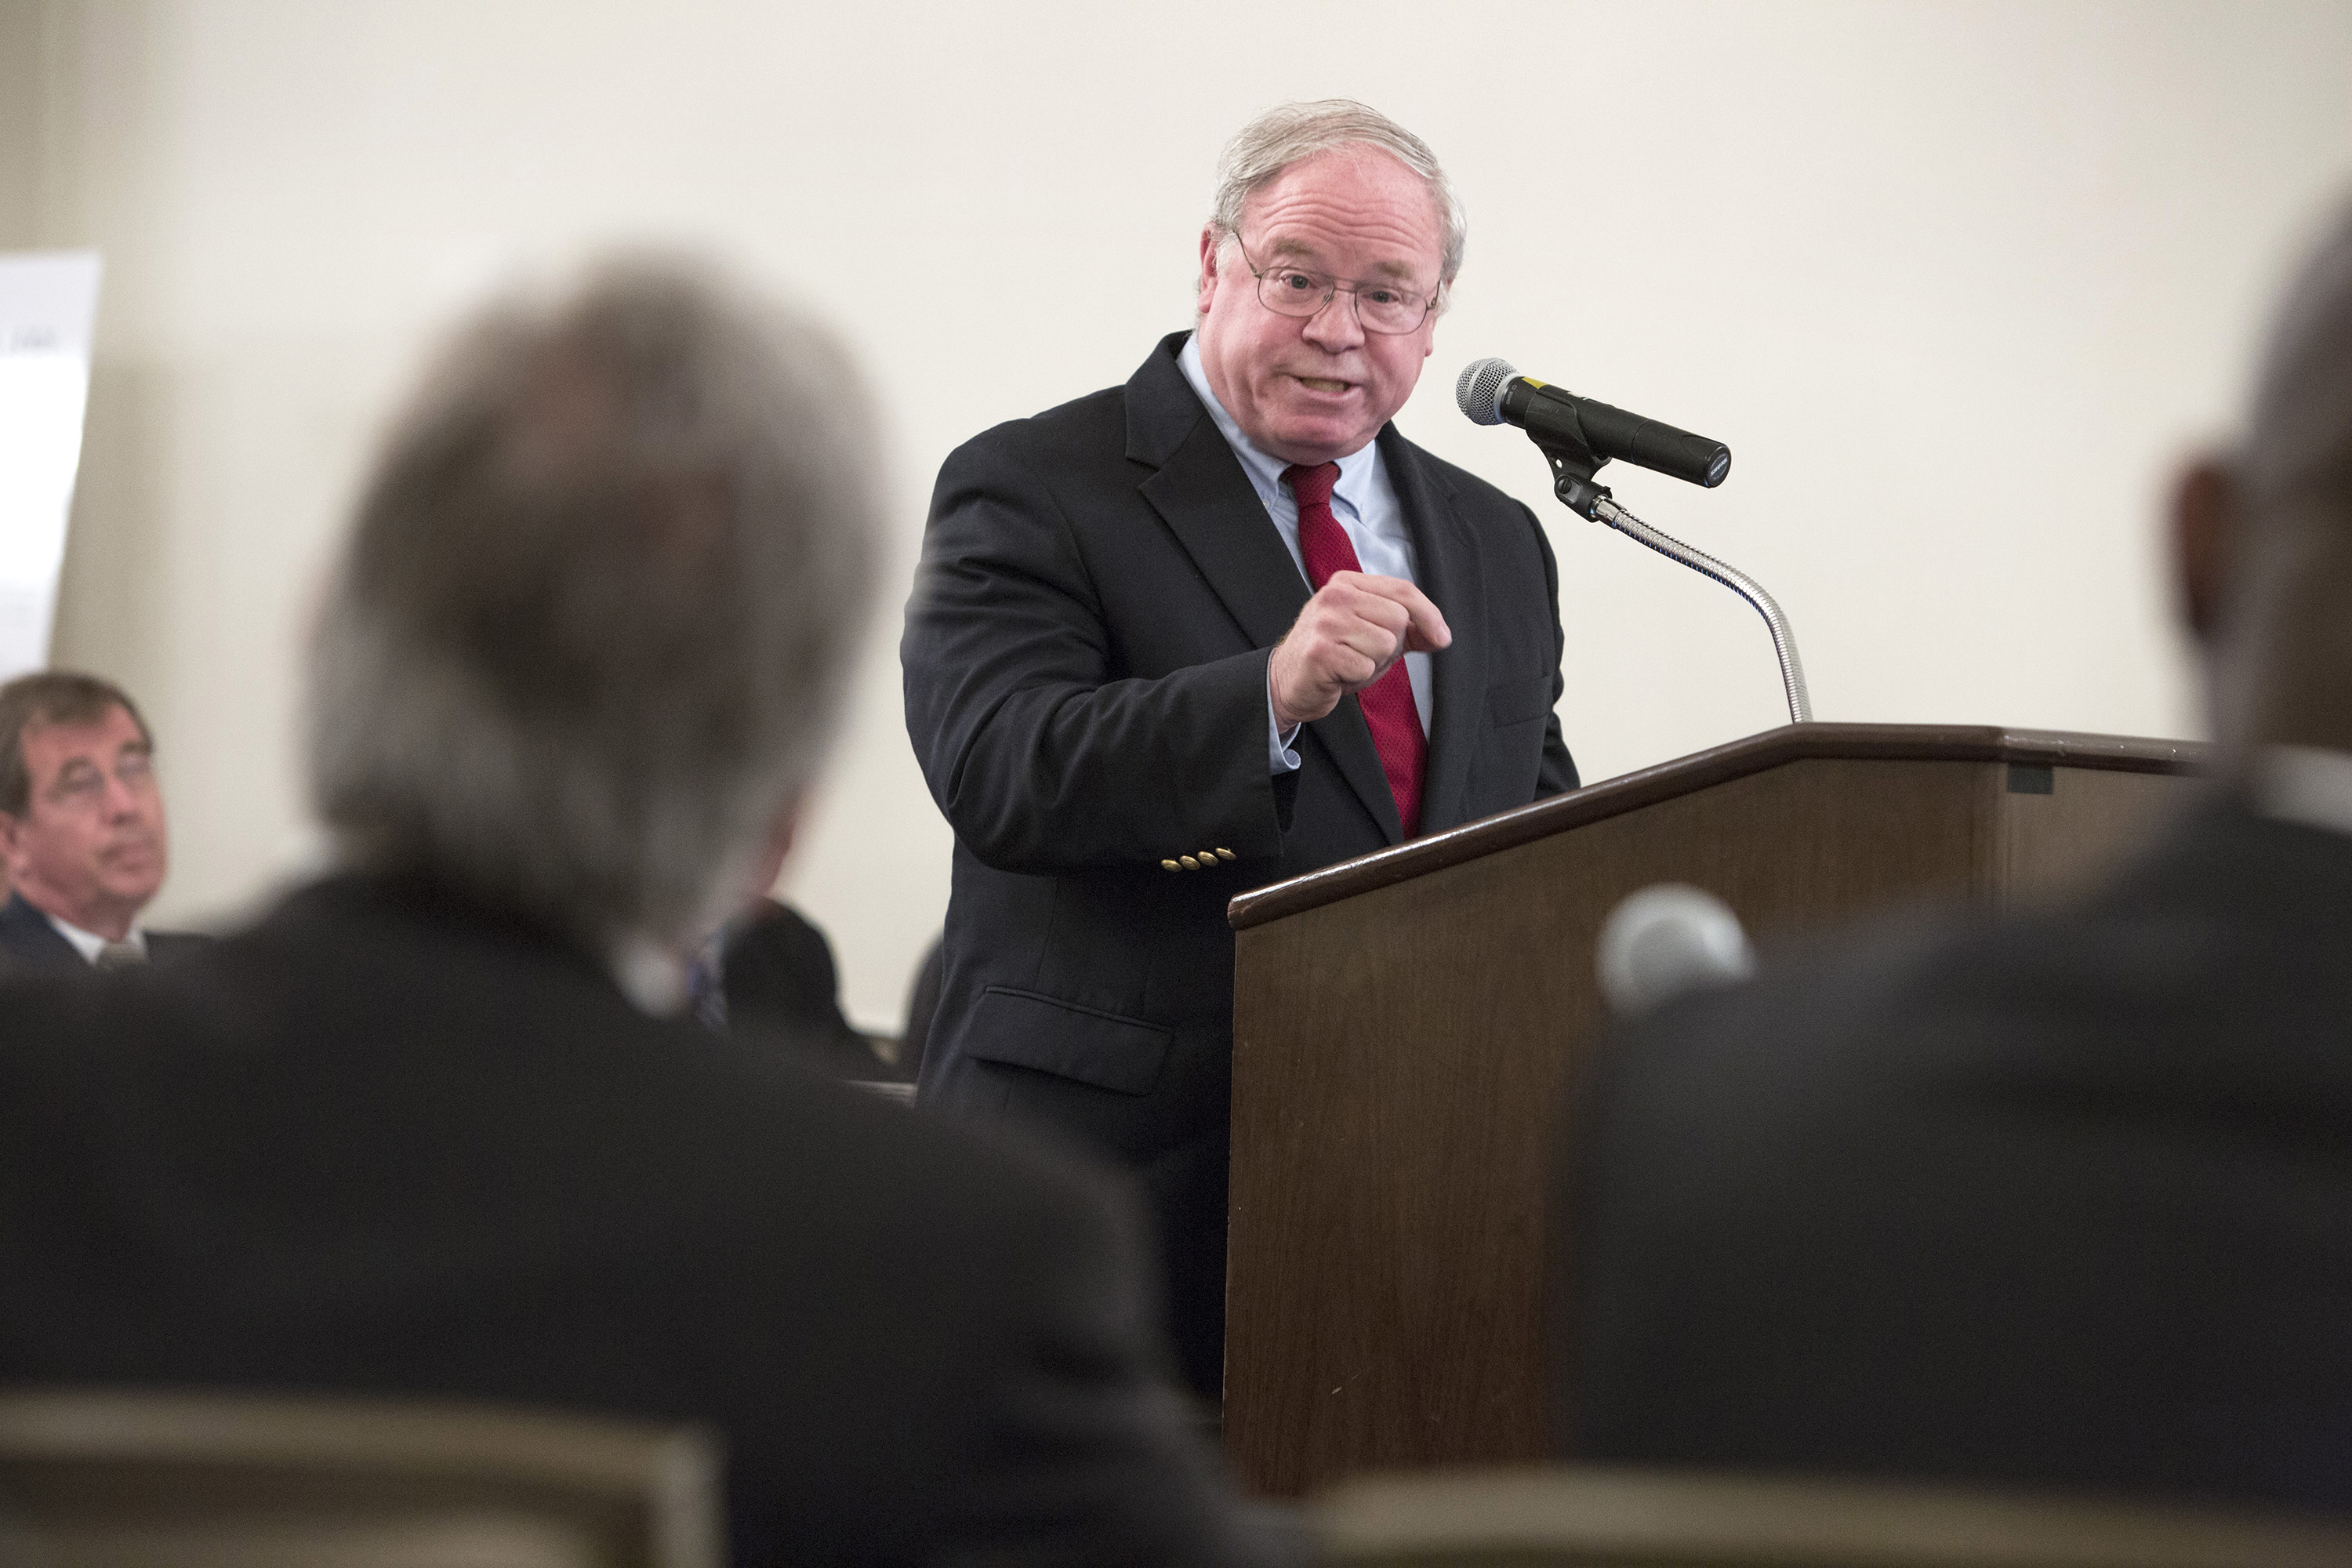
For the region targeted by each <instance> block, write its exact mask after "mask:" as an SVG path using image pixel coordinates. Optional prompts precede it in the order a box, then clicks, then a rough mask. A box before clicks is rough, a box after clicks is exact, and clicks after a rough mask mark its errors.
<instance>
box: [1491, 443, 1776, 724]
mask: <svg viewBox="0 0 2352 1568" xmlns="http://www.w3.org/2000/svg"><path fill="white" fill-rule="evenodd" d="M1530 438H1531V439H1533V440H1534V441H1535V444H1536V445H1537V446H1538V447H1540V448H1541V449H1542V451H1543V455H1544V457H1545V458H1546V460H1548V461H1549V463H1550V464H1551V473H1552V486H1551V493H1552V494H1554V495H1556V496H1558V497H1559V499H1560V502H1561V504H1562V505H1564V506H1566V507H1567V508H1568V510H1570V511H1572V512H1574V513H1576V515H1577V516H1579V517H1582V518H1589V519H1591V521H1594V522H1601V523H1606V524H1607V525H1608V526H1610V527H1611V528H1613V529H1615V530H1616V531H1618V532H1620V533H1622V534H1623V535H1624V536H1625V537H1626V538H1628V539H1631V540H1633V541H1635V542H1638V543H1642V544H1646V545H1648V546H1649V547H1650V548H1651V549H1653V550H1654V551H1656V552H1658V553H1659V554H1661V555H1663V556H1664V557H1666V559H1668V560H1669V561H1679V562H1680V563H1683V564H1684V565H1685V566H1687V567H1689V568H1690V569H1691V570H1692V571H1694V572H1696V573H1697V574H1700V575H1701V576H1704V577H1712V578H1714V579H1715V580H1716V581H1717V582H1718V583H1720V584H1723V585H1724V586H1725V587H1727V588H1728V589H1730V590H1731V591H1732V592H1733V593H1735V594H1737V595H1739V596H1740V597H1741V598H1743V599H1745V600H1747V601H1748V604H1749V605H1753V606H1754V607H1755V610H1756V613H1757V614H1758V615H1759V616H1763V617H1764V625H1765V626H1767V627H1768V628H1769V629H1770V631H1771V633H1772V651H1773V653H1774V654H1776V655H1778V656H1779V658H1780V687H1781V689H1782V690H1783V691H1785V692H1786V693H1787V694H1788V698H1789V721H1790V723H1793V724H1804V723H1810V722H1811V720H1812V717H1813V703H1812V699H1811V698H1810V697H1808V696H1807V695H1806V694H1805V667H1804V665H1803V663H1802V662H1801V660H1799V658H1797V634H1796V633H1795V632H1793V631H1791V630H1790V627H1789V617H1788V616H1786V615H1784V614H1782V613H1781V610H1780V605H1777V604H1775V603H1774V602H1773V600H1772V595H1769V594H1768V593H1766V592H1765V591H1764V586H1763V584H1760V583H1759V582H1757V581H1756V579H1755V578H1753V577H1750V576H1749V575H1748V574H1747V573H1745V572H1742V571H1740V570H1739V569H1738V567H1736V566H1728V565H1726V564H1725V563H1722V562H1720V561H1717V559H1716V558H1715V557H1714V556H1712V555H1709V554H1707V553H1706V552H1704V551H1699V550H1693V549H1692V548H1691V547H1690V546H1689V545H1687V544H1685V543H1684V542H1682V541H1681V540H1679V539H1675V538H1673V537H1672V536H1670V535H1667V534H1664V533H1661V532H1659V531H1657V530H1656V529H1654V528H1652V527H1651V526H1650V525H1649V524H1648V523H1646V522H1643V521H1642V520H1641V519H1640V518H1638V517H1635V516H1634V515H1633V513H1632V512H1630V511H1627V510H1625V509H1624V508H1623V507H1622V506H1619V505H1618V504H1617V503H1616V501H1615V500H1612V499H1611V496H1610V492H1609V487H1608V486H1607V485H1602V484H1595V483H1594V482H1593V479H1592V475H1593V473H1594V471H1595V470H1596V469H1598V468H1600V467H1601V464H1602V463H1604V462H1606V461H1608V459H1607V458H1595V457H1594V456H1593V455H1592V452H1591V448H1589V447H1582V446H1580V445H1578V444H1576V443H1573V442H1569V441H1565V440H1560V439H1558V438H1551V439H1546V438H1544V437H1530Z"/></svg>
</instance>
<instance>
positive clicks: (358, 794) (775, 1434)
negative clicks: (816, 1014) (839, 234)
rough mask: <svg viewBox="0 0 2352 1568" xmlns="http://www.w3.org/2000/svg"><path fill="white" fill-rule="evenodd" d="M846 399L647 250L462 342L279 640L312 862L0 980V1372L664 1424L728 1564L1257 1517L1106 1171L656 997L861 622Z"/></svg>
mask: <svg viewBox="0 0 2352 1568" xmlns="http://www.w3.org/2000/svg"><path fill="white" fill-rule="evenodd" d="M860 406H861V403H860V399H859V397H858V395H857V393H856V386H855V383H854V378H853V377H852V376H851V375H850V374H848V373H847V371H846V368H845V365H844V363H842V361H841V360H840V359H839V358H838V357H837V356H836V354H835V352H834V351H833V350H832V349H831V348H830V347H829V346H828V344H827V343H826V342H824V340H823V339H821V338H820V337H818V336H817V335H816V334H814V332H813V331H811V330H810V329H808V328H806V327H804V326H801V325H797V324H795V323H793V321H789V320H784V319H781V318H776V317H772V316H771V315H770V314H769V313H768V312H766V311H764V310H755V309H753V308H751V306H750V305H748V304H746V303H743V302H741V301H739V300H735V299H734V298H733V297H732V296H731V295H730V294H729V293H727V292H726V291H724V290H722V289H718V288H717V287H716V286H714V285H712V284H709V283H707V282H704V281H700V280H698V279H696V277H695V276H694V275H692V274H690V273H682V272H678V271H676V270H673V269H669V268H658V267H649V266H646V265H643V264H639V265H635V266H631V267H626V268H620V269H617V270H612V271H607V272H605V273H603V274H600V275H598V276H597V277H595V278H594V279H591V280H590V281H589V282H588V284H587V285H586V286H585V287H584V289H583V290H582V291H580V292H578V293H576V294H574V295H572V296H570V297H568V298H565V299H563V300H556V301H553V302H547V303H539V304H530V303H525V304H519V305H516V306H513V307H509V308H507V309H504V310H499V311H498V312H494V313H493V314H492V315H490V316H489V317H488V319H486V320H485V321H482V322H480V323H479V324H478V325H477V326H476V327H475V328H474V329H473V330H472V331H471V332H470V333H469V334H467V336H466V337H465V338H464V339H463V340H462V341H461V342H459V343H458V344H457V347H456V350H455V352H454V353H452V354H451V355H450V356H449V357H448V358H447V359H446V361H445V362H444V363H442V364H441V366H440V367H439V369H438V371H437V372H436V374H435V375H434V376H433V377H432V379H431V380H430V382H429V383H428V384H427V385H426V387H425V391H424V393H423V394H422V395H421V396H420V397H419V398H418V399H417V401H416V402H415V405H413V406H412V407H411V408H410V410H409V411H408V413H407V415H406V416H405V418H404V421H403V422H402V423H401V424H400V425H399V426H397V427H396V428H395V430H394V433H393V435H392V437H391V439H390V442H389V445H388V447H387V448H386V450H385V452H384V454H383V457H382V458H381V460H380V462H379V463H378V465H377V467H376V469H375V472H374V474H373V479H371V480H370V482H369V483H368V485H367V487H366V489H365V490H364V492H363V494H362V500H361V504H360V508H359V515H358V519H357V525H356V529H355V531H354V534H353V536H352V540H351V542H350V543H349V545H348V547H347V549H346V552H345V553H344V554H343V556H342V559H341V563H340V565H339V567H338V569H337V574H336V578H335V581H334V583H333V584H332V586H331V595H330V597H329V599H328V601H327V603H326V605H325V608H324V613H323V614H322V616H320V621H319V630H318V632H317V635H316V641H315V643H314V646H313V647H312V649H311V660H310V672H309V690H308V702H309V735H308V762H309V771H310V784H311V790H312V795H313V797H314V801H315V804H316V806H317V809H318V812H319V815H320V819H321V820H322V821H323V823H324V824H325V825H326V826H327V827H328V829H329V830H330V832H331V835H332V837H333V840H334V842H335V844H336V846H337V848H338V851H339V854H340V856H341V861H342V863H343V869H341V871H340V872H339V873H338V874H335V875H332V876H331V877H329V878H328V879H326V880H324V881H321V882H320V883H318V884H316V885H313V886H310V887H309V888H307V889H301V890H299V891H296V892H294V893H293V894H292V895H291V896H290V897H289V898H288V899H287V900H285V901H284V902H283V903H282V904H280V905H279V906H278V908H277V909H276V910H274V911H273V912H271V913H269V914H268V915H267V916H266V917H265V918H263V919H262V920H261V921H260V922H259V923H258V924H257V925H256V926H255V927H254V928H253V929H251V930H249V931H245V932H243V933H242V934H239V935H236V936H234V937H232V938H229V939H227V940H226V941H224V942H219V943H217V944H215V945H213V946H210V947H208V948H207V949H206V950H205V951H204V952H198V953H196V954H194V955H191V956H189V957H186V958H184V959H182V960H181V961H180V962H178V963H172V964H168V965H164V964H159V965H155V966H152V967H151V968H150V969H148V970H145V971H142V972H138V973H132V974H130V975H126V976H121V977H117V980H116V983H115V984H109V985H88V984H73V985H69V984H64V983H62V982H56V981H49V980H46V979H40V978H18V979H16V980H15V981H13V982H11V983H10V984H9V985H8V986H7V987H6V989H5V994H0V1016H5V1017H6V1019H7V1029H6V1039H5V1048H0V1215H5V1224H0V1279H5V1280H6V1281H7V1285H6V1289H5V1290H0V1380H5V1381H7V1382H13V1383H18V1384H52V1385H54V1384H139V1385H150V1386H152V1385H172V1384H179V1385H193V1386H197V1387H207V1388H217V1387H257V1388H268V1389H277V1390H288V1389H292V1390H302V1389H314V1390H336V1391H346V1392H359V1393H376V1394H424V1395H437V1396H447V1397H462V1398H469V1399H478V1400H487V1401H495V1402H502V1403H519V1404H521V1405H535V1406H558V1407H561V1406H571V1407H576V1408H581V1409H586V1410H594V1411H604V1412H612V1413H617V1414H622V1415H634V1416H636V1417H641V1418H646V1419H652V1420H656V1421H678V1422H694V1423H699V1424H702V1425H704V1426H709V1427H710V1428H711V1429H713V1430H714V1431H716V1432H717V1433H718V1434H719V1436H722V1437H723V1439H724V1440H725V1444H726V1451H727V1458H728V1464H729V1473H728V1478H727V1500H728V1505H729V1510H730V1523H731V1525H732V1538H733V1557H732V1561H733V1562H734V1563H737V1564H739V1565H740V1568H759V1565H761V1564H767V1563H918V1562H921V1563H930V1562H974V1563H977V1562H989V1563H1030V1562H1053V1563H1070V1562H1081V1561H1083V1562H1102V1563H1114V1562H1115V1563H1224V1562H1240V1561H1255V1560H1257V1559H1259V1558H1260V1557H1262V1556H1265V1555H1278V1554H1280V1553H1281V1552H1284V1551H1285V1550H1286V1544H1285V1542H1283V1540H1282V1539H1281V1538H1280V1537H1279V1536H1277V1535H1276V1534H1275V1533H1273V1532H1272V1531H1270V1529H1269V1528H1268V1526H1269V1521H1267V1520H1265V1519H1264V1518H1262V1517H1261V1516H1259V1515H1257V1514H1255V1513H1254V1512H1252V1511H1251V1510H1247V1509H1246V1508H1245V1507H1244V1505H1243V1504H1241V1503H1240V1502H1239V1501H1238V1500H1236V1499H1235V1498H1234V1495H1233V1494H1232V1493H1231V1492H1230V1491H1229V1489H1227V1488H1226V1487H1225V1485H1224V1484H1223V1481H1222V1480H1221V1479H1220V1478H1219V1475H1218V1473H1217V1470H1216V1468H1215V1465H1214V1461H1213V1458H1212V1457H1211V1456H1210V1454H1208V1453H1207V1452H1206V1451H1205V1450H1204V1449H1203V1448H1202V1447H1201V1446H1200V1444H1199V1443H1198V1441H1197V1439H1196V1435H1195V1433H1194V1431H1193V1430H1192V1427H1191V1426H1188V1424H1187V1417H1186V1406H1185V1405H1184V1404H1183V1402H1182V1400H1181V1396H1180V1395H1178V1394H1174V1393H1173V1392H1172V1391H1171V1387H1170V1386H1169V1385H1168V1384H1166V1383H1165V1382H1163V1380H1162V1377H1161V1366H1162V1347H1161V1346H1160V1343H1159V1342H1157V1340H1156V1338H1155V1333H1156V1331H1155V1328H1154V1325H1155V1324H1156V1323H1157V1322H1158V1321H1159V1317H1158V1310H1157V1307H1156V1303H1155V1301H1154V1300H1153V1298H1152V1294H1151V1289H1150V1273H1149V1271H1148V1259H1149V1258H1150V1251H1149V1247H1148V1245H1147V1243H1146V1241H1145V1240H1144V1238H1142V1237H1139V1234H1138V1231H1137V1226H1136V1221H1135V1218H1134V1213H1133V1209H1132V1205H1130V1203H1129V1199H1128V1196H1127V1194H1125V1192H1124V1190H1123V1189H1120V1188H1118V1187H1115V1186H1110V1187H1107V1186H1105V1185H1103V1183H1104V1182H1105V1181H1107V1180H1108V1178H1105V1177H1098V1176H1096V1175H1094V1174H1092V1173H1085V1174H1081V1173H1076V1171H1075V1170H1073V1169H1071V1168H1066V1167H1065V1166H1064V1165H1062V1164H1061V1163H1057V1162H1055V1161H1054V1160H1052V1159H1049V1158H1048V1157H1046V1156H1044V1155H1040V1154H1034V1153H1028V1152H1016V1151H1013V1150H1011V1149H1007V1148H1000V1147H997V1146H995V1145H994V1144H992V1143H991V1142H987V1141H986V1140H984V1139H983V1138H982V1137H980V1136H978V1135H975V1134H971V1133H967V1132H963V1131H956V1130H953V1129H950V1128H947V1127H944V1126H937V1125H933V1124H932V1123H930V1122H929V1121H924V1120H920V1119H918V1118H917V1117H915V1116H913V1115H910V1114H908V1113H907V1112H906V1111H904V1110H899V1109H898V1108H895V1107H892V1106H889V1105H887V1104H885V1103H883V1102H881V1101H879V1100H875V1099H873V1098H871V1097H869V1096H866V1095H864V1094H861V1093H859V1092H858V1091H856V1090H853V1089H846V1088H843V1087H839V1086H835V1085H833V1084H830V1083H827V1082H825V1081H824V1080H823V1079H820V1078H817V1077H815V1076H814V1075H810V1074H805V1073H800V1072H796V1071H792V1070H789V1069H780V1068H778V1067H777V1066H776V1064H775V1063H774V1062H772V1061H761V1060H754V1059H753V1057H752V1055H751V1053H750V1052H747V1051H746V1050H744V1049H742V1048H741V1047H739V1046H737V1045H736V1044H734V1043H732V1042H730V1041H729V1040H728V1039H726V1038H723V1037H718V1036H714V1035H713V1034H712V1033H710V1032H709V1030H707V1029H705V1028H703V1027H702V1026H700V1025H698V1024H697V1023H696V1022H694V1021H693V1019H691V1018H690V1017H688V1016H686V1015H685V1013H684V1006H685V1003H686V966H687V959H688V952H689V951H690V949H691V946H692V943H693V935H692V933H698V932H701V931H708V930H709V929H710V928H711V927H712V926H713V925H714V924H715V923H717V921H718V919H719V917H720V916H721V915H722V914H723V913H724V912H725V911H728V910H737V909H740V908H742V907H744V905H745V904H746V903H747V902H749V900H751V898H752V897H753V896H754V895H755V894H756V893H757V892H758V891H759V890H760V889H765V888H767V887H769V886H771V885H772V883H773V882H774V880H775V878H776V876H777V873H778V870H779V867H780V862H781V860H782V855H783V847H784V846H785V845H786V844H787V843H788V841H789V839H790V837H791V826H792V823H793V816H794V812H795V810H796V805H797V803H798V801H799V800H800V798H801V796H802V795H803V791H804V789H805V788H806V786H807V785H808V783H809V781H810V778H811V774H812V772H813V770H814V766H815V764H816V763H817V761H818V754H819V751H820V745H819V742H820V739H821V737H822V736H823V734H824V732H825V731H826V730H827V729H828V728H829V723H830V715H831V712H832V710H833V709H834V708H835V703H836V700H837V698H838V695H839V692H840V689H841V688H842V686H843V684H844V682H843V676H844V673H845V668H846V667H847V665H848V663H849V660H850V658H851V655H852V652H853V650H854V649H855V648H856V646H857V633H858V628H859V626H860V623H861V616H862V614H863V606H864V605H865V603H866V599H867V597H868V592H867V590H868V586H869V583H868V579H869V577H870V574H871V566H870V559H871V555H872V552H873V547H872V543H871V534H872V528H873V511H874V503H873V500H872V499H871V498H872V496H873V493H874V491H875V489H876V473H877V458H876V457H875V447H874V445H873V443H872V442H871V440H870V439H869V438H868V437H867V435H866V432H865V430H864V427H863V426H864V422H863V420H862V418H861V417H860V416H859V415H858V413H857V410H858V409H859V407H860Z"/></svg>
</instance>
